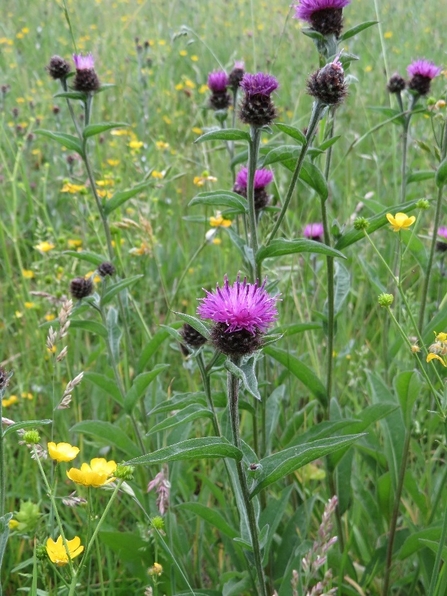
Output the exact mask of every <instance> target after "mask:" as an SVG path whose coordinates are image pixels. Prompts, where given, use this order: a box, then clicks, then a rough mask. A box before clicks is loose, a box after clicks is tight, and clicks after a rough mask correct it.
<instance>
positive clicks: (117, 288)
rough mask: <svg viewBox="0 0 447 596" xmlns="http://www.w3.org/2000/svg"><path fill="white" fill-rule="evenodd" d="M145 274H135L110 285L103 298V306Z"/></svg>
mask: <svg viewBox="0 0 447 596" xmlns="http://www.w3.org/2000/svg"><path fill="white" fill-rule="evenodd" d="M142 277H144V276H143V274H142V273H140V274H139V275H134V276H132V277H127V278H126V279H122V280H121V281H119V282H117V283H116V284H113V285H110V286H109V287H108V288H107V291H106V293H105V294H104V296H102V298H101V306H105V305H106V304H108V303H109V302H110V301H111V300H112V299H113V298H114V297H115V296H116V295H117V294H119V292H122V291H123V290H125V289H126V288H128V287H129V286H131V285H133V284H134V283H135V282H136V281H138V280H139V279H141V278H142Z"/></svg>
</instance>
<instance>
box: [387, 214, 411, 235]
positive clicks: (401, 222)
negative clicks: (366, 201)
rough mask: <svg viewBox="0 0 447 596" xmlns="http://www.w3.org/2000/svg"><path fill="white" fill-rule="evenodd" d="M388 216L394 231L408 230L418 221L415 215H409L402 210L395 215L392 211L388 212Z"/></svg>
mask: <svg viewBox="0 0 447 596" xmlns="http://www.w3.org/2000/svg"><path fill="white" fill-rule="evenodd" d="M386 218H387V220H388V221H389V222H390V224H391V226H392V228H393V232H400V231H401V230H408V228H409V227H410V226H412V225H413V224H414V222H415V221H416V217H415V216H414V215H412V216H411V217H408V215H407V214H406V213H402V212H399V213H396V215H394V216H393V215H392V214H391V213H387V214H386Z"/></svg>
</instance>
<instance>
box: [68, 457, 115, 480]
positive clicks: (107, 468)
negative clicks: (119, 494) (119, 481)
mask: <svg viewBox="0 0 447 596" xmlns="http://www.w3.org/2000/svg"><path fill="white" fill-rule="evenodd" d="M115 468H116V463H115V462H114V461H113V460H112V461H107V460H105V459H104V458H103V457H95V458H94V459H92V460H91V461H90V465H88V464H86V463H83V464H82V465H81V469H78V468H70V469H69V470H68V472H67V476H68V478H70V480H73V482H76V484H82V485H83V486H93V487H94V488H99V487H100V486H104V485H105V484H109V482H113V480H114V478H111V476H112V474H113V472H114V471H115Z"/></svg>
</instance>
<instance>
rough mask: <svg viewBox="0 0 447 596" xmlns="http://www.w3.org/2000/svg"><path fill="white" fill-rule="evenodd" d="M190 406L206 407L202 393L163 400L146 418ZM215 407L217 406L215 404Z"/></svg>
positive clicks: (196, 392)
mask: <svg viewBox="0 0 447 596" xmlns="http://www.w3.org/2000/svg"><path fill="white" fill-rule="evenodd" d="M215 399H216V395H213V401H215ZM225 399H226V398H225ZM191 404H196V405H197V404H198V405H200V406H203V407H205V406H206V397H205V392H204V391H195V392H193V393H180V394H179V395H174V397H172V398H171V399H168V400H164V401H162V402H161V403H159V404H157V405H156V406H155V407H154V408H152V410H151V411H150V412H148V414H147V416H148V418H150V417H151V416H154V415H155V414H160V413H161V412H173V411H174V410H184V409H185V408H186V407H187V406H190V405H191ZM216 405H217V404H216Z"/></svg>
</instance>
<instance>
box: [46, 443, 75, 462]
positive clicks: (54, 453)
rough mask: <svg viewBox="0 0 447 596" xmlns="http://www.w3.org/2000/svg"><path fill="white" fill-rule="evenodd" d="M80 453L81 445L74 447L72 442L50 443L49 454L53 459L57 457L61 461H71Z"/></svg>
mask: <svg viewBox="0 0 447 596" xmlns="http://www.w3.org/2000/svg"><path fill="white" fill-rule="evenodd" d="M78 453H79V447H74V446H73V445H70V443H57V444H56V443H53V442H50V443H48V454H49V456H50V457H51V459H55V460H56V461H57V462H59V463H61V462H63V461H71V460H72V459H74V458H75V457H76V456H77V454H78Z"/></svg>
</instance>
